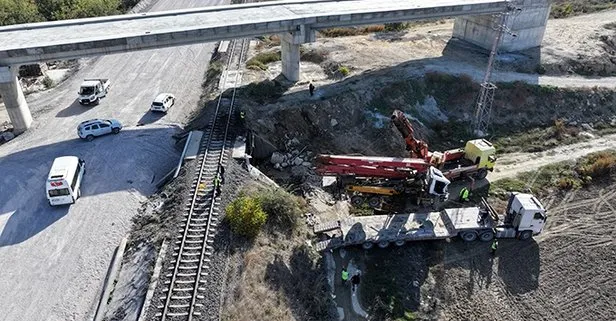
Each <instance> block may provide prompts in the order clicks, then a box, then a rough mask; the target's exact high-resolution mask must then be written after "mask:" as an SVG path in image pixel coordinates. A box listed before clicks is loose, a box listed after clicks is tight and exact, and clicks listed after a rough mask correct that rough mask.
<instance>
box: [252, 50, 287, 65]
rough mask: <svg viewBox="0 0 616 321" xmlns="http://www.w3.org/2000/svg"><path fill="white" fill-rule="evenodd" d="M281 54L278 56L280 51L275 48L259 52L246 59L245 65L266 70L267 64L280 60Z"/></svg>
mask: <svg viewBox="0 0 616 321" xmlns="http://www.w3.org/2000/svg"><path fill="white" fill-rule="evenodd" d="M280 59H281V56H280V51H279V50H276V51H267V52H261V53H259V54H257V55H256V56H254V57H252V58H250V59H248V61H246V67H248V68H251V67H252V68H253V69H254V67H256V68H259V69H261V70H267V64H269V63H271V62H275V61H280Z"/></svg>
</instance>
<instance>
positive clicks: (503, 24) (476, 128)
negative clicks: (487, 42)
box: [471, 5, 520, 137]
mask: <svg viewBox="0 0 616 321" xmlns="http://www.w3.org/2000/svg"><path fill="white" fill-rule="evenodd" d="M519 10H520V9H519V8H515V7H513V6H511V5H508V6H507V10H506V11H505V12H503V13H501V14H499V15H497V16H496V18H497V19H498V22H497V24H496V26H495V27H494V29H495V30H497V31H498V32H497V34H496V37H495V38H494V43H493V44H492V50H491V51H490V58H489V59H488V67H487V70H486V74H485V77H484V78H483V82H482V83H481V90H480V91H479V96H478V98H477V105H476V107H475V117H474V118H473V122H472V124H471V132H472V133H473V134H474V135H477V136H480V137H483V136H486V135H487V134H488V127H489V125H490V115H491V113H492V103H493V102H494V93H495V91H496V88H497V87H496V85H495V84H493V83H492V82H491V79H490V78H491V77H492V70H493V69H494V64H495V61H496V56H497V55H498V47H499V45H500V43H501V41H502V39H503V36H504V34H505V33H507V34H510V35H512V36H514V37H515V36H516V35H515V34H513V33H511V31H510V30H509V28H508V27H507V23H508V20H509V16H510V15H511V13H512V11H519Z"/></svg>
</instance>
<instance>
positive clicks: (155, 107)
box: [150, 93, 175, 113]
mask: <svg viewBox="0 0 616 321" xmlns="http://www.w3.org/2000/svg"><path fill="white" fill-rule="evenodd" d="M174 104H175V96H173V95H172V94H169V93H163V94H159V95H158V96H156V98H154V101H153V102H152V106H151V107H150V110H151V111H160V112H163V113H166V112H167V111H168V110H169V108H171V106H173V105H174Z"/></svg>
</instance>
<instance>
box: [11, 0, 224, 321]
mask: <svg viewBox="0 0 616 321" xmlns="http://www.w3.org/2000/svg"><path fill="white" fill-rule="evenodd" d="M223 2H224V1H222V0H159V1H157V2H153V4H152V7H151V8H150V10H151V11H160V10H167V9H177V8H190V7H201V6H207V5H216V4H220V3H223ZM213 48H214V45H213V44H200V45H192V46H184V47H177V48H167V49H160V50H149V51H140V52H133V53H126V54H118V55H110V56H103V57H99V58H96V59H93V61H92V62H91V63H90V65H88V66H86V67H85V68H83V69H82V70H81V71H79V72H78V73H76V74H75V75H73V76H72V77H71V78H70V79H68V80H67V81H65V82H64V83H62V84H61V85H59V86H58V87H57V88H54V89H52V90H50V91H46V92H41V93H38V94H33V95H30V96H28V99H27V100H28V103H29V104H30V107H31V109H32V111H33V115H34V117H35V121H34V126H33V127H32V129H31V130H29V131H28V132H26V133H25V134H23V135H21V136H19V137H17V138H16V139H14V140H13V141H11V142H9V143H7V144H4V145H2V146H0V186H1V188H0V189H1V191H2V192H1V193H0V271H2V272H1V273H0V292H1V293H3V295H0V314H1V315H2V317H0V319H2V320H24V321H30V320H32V321H34V320H49V321H56V320H57V321H60V320H88V319H91V317H92V315H93V313H94V310H95V309H96V304H97V302H96V300H97V299H98V296H99V293H100V290H101V287H102V283H103V279H104V278H105V274H106V272H107V268H108V265H109V262H110V260H111V257H112V255H113V251H114V249H115V247H116V246H117V245H118V243H119V241H120V239H121V238H122V237H123V236H124V235H125V233H127V232H128V230H129V229H130V227H131V218H132V217H133V216H134V215H135V214H136V213H137V210H138V208H140V206H141V202H142V201H144V200H145V197H146V196H147V195H150V194H151V193H152V192H153V191H154V190H155V187H154V184H155V183H156V182H157V181H158V180H159V179H160V178H161V177H162V176H163V175H164V174H165V173H166V172H168V171H169V170H170V169H171V168H172V167H173V166H174V165H175V164H176V162H177V159H178V157H179V151H177V150H176V149H175V148H174V143H175V141H174V140H173V139H172V138H171V136H172V134H173V133H175V132H177V131H178V126H179V124H181V122H182V121H184V120H185V119H186V117H187V116H188V115H189V114H190V113H191V112H192V111H193V110H195V109H196V108H197V107H198V106H197V102H198V101H199V97H200V95H201V91H202V90H201V86H200V84H201V82H202V80H203V75H204V73H205V71H206V70H207V66H208V61H209V59H210V57H211V52H212V50H213ZM84 78H110V79H111V82H112V85H111V86H112V88H111V91H110V93H109V95H108V96H107V97H106V98H104V99H103V100H102V101H101V104H100V105H99V106H94V107H84V106H80V105H79V104H78V103H76V102H75V99H76V97H77V89H78V87H79V84H80V82H81V81H82V80H83V79H84ZM167 91H168V92H172V93H174V94H175V95H176V97H177V102H176V104H175V106H173V107H172V108H171V110H170V111H169V113H168V114H167V115H165V116H163V115H153V114H152V113H150V112H149V111H148V108H149V105H150V103H151V100H152V99H153V98H154V97H155V96H156V95H157V94H158V93H160V92H167ZM99 117H100V118H116V119H118V120H120V121H121V122H122V123H123V125H124V130H123V131H122V132H120V133H119V134H118V135H112V136H108V137H101V138H97V139H95V140H94V141H93V142H91V143H88V142H84V141H80V140H79V139H77V135H76V127H77V125H78V124H79V123H80V122H81V121H84V120H87V119H90V118H99ZM138 123H141V124H143V126H139V127H138V126H137V124H138ZM62 155H77V156H80V157H82V158H84V159H85V160H86V168H87V173H86V175H85V177H84V182H83V189H82V195H83V196H82V198H81V199H79V200H78V201H77V202H76V204H74V205H72V206H70V207H59V208H51V207H50V206H49V205H48V204H47V200H46V198H45V189H44V187H45V185H44V184H45V179H46V175H47V173H48V171H49V166H50V165H51V162H52V161H53V159H54V158H55V157H57V156H62ZM5 294H7V295H5ZM9 294H10V295H9Z"/></svg>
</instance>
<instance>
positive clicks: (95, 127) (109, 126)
mask: <svg viewBox="0 0 616 321" xmlns="http://www.w3.org/2000/svg"><path fill="white" fill-rule="evenodd" d="M121 129H122V124H120V122H119V121H118V120H116V119H90V120H86V121H84V122H82V123H80V124H79V126H77V134H78V135H79V138H81V139H85V140H87V141H92V140H93V139H94V137H97V136H103V135H107V134H112V133H113V134H117V133H119V132H120V130H121Z"/></svg>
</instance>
